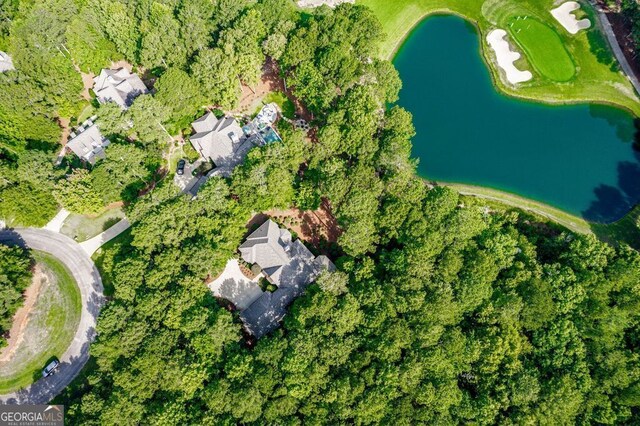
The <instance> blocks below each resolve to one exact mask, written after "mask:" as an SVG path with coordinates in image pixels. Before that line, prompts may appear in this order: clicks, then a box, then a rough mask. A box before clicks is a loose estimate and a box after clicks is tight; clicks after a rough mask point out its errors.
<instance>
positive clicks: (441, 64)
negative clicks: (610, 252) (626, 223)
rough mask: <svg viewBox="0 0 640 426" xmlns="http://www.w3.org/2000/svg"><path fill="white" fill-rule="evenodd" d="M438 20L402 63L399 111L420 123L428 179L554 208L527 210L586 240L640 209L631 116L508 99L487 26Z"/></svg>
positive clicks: (417, 145) (419, 147) (409, 45)
mask: <svg viewBox="0 0 640 426" xmlns="http://www.w3.org/2000/svg"><path fill="white" fill-rule="evenodd" d="M436 16H438V17H437V18H433V15H431V16H430V18H429V19H426V20H423V21H421V23H420V24H419V25H418V26H417V27H416V29H415V30H414V32H413V33H412V36H411V37H408V38H407V40H406V41H405V43H404V44H403V46H402V48H400V49H399V51H398V55H397V56H396V61H395V65H396V67H397V68H398V70H399V71H400V75H401V78H402V80H403V82H404V89H403V91H402V92H401V94H400V102H399V105H400V106H403V107H404V108H406V109H407V110H409V111H411V112H412V113H413V114H414V117H415V120H414V123H415V125H416V130H417V137H416V138H414V151H413V155H414V157H417V158H421V159H422V161H421V166H420V170H419V174H420V175H421V176H422V177H425V178H427V179H431V180H435V181H444V182H456V183H466V184H467V185H469V186H474V187H487V188H495V189H497V190H499V191H506V192H508V193H511V194H517V195H518V196H519V197H521V198H522V199H526V200H531V203H535V202H537V203H540V204H541V205H546V206H549V207H551V206H553V209H554V212H550V210H549V209H540V208H538V207H536V208H535V209H532V208H531V205H530V204H531V203H526V202H525V203H524V204H525V205H529V208H527V209H526V210H533V211H537V212H538V213H544V214H541V215H542V216H545V217H548V218H549V219H551V220H554V221H556V222H560V223H563V224H565V226H567V227H568V228H570V229H576V228H579V229H581V232H583V233H588V232H589V228H590V225H591V224H594V225H603V226H606V225H607V224H611V223H615V222H617V221H619V220H620V219H622V218H623V217H624V216H626V215H627V213H628V212H630V211H631V210H633V207H634V206H635V205H636V204H637V203H638V201H639V200H640V190H638V188H636V186H637V185H632V182H634V181H636V179H635V178H633V176H636V177H638V179H637V181H640V163H639V162H638V159H639V158H640V157H639V156H638V154H634V153H633V152H632V151H631V149H630V147H629V144H628V143H627V142H630V141H631V140H632V139H633V134H634V131H633V116H632V115H630V114H628V113H627V112H624V111H623V109H620V108H611V107H610V106H607V107H601V106H598V105H600V104H596V103H585V104H584V105H574V103H573V102H572V103H566V104H565V106H562V107H559V106H557V105H554V106H548V103H544V102H535V101H532V100H531V99H528V98H524V99H522V100H521V98H520V97H513V96H504V94H503V93H502V92H501V91H499V90H497V87H498V86H497V84H496V81H497V80H496V75H495V73H494V72H493V71H494V70H493V68H492V67H487V57H486V56H485V55H484V53H485V52H486V50H483V47H484V43H483V39H482V38H480V40H478V38H479V37H480V34H481V32H480V31H479V28H478V26H477V25H474V24H473V23H471V22H469V20H468V19H465V18H464V17H461V16H460V15H458V14H455V17H452V16H445V17H441V16H443V15H436ZM431 18H433V19H434V20H433V21H432V20H431ZM427 22H428V24H426V25H425V23H427ZM429 24H433V26H431V25H429ZM477 37H478V38H477ZM478 54H479V56H476V55H478ZM436 65H437V66H436ZM498 77H499V76H498ZM434 82H435V83H434ZM513 98H515V100H514V99H513ZM425 100H426V102H425ZM523 100H524V102H522V101H523ZM603 120H606V121H603ZM603 191H604V192H603ZM475 192H477V191H475ZM616 195H618V199H616V198H615V196H616ZM612 196H614V197H613V198H612ZM514 197H515V195H514ZM503 198H504V197H501V199H503ZM522 205H523V203H522V202H519V203H517V206H518V207H521V206H522ZM560 212H565V213H566V214H567V215H564V214H562V213H560ZM569 216H570V217H571V218H569ZM578 218H580V219H583V220H584V222H580V221H579V219H578Z"/></svg>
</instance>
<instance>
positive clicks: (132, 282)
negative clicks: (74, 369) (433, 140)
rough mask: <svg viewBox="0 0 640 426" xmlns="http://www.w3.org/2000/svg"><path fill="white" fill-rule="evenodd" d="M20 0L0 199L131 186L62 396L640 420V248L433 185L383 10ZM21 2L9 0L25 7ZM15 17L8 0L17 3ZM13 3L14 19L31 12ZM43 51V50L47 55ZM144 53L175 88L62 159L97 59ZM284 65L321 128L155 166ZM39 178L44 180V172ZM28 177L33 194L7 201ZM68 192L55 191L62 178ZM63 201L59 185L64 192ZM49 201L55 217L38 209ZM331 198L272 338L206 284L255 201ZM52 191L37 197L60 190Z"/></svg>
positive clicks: (115, 406)
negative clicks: (309, 261) (389, 54)
mask: <svg viewBox="0 0 640 426" xmlns="http://www.w3.org/2000/svg"><path fill="white" fill-rule="evenodd" d="M0 1H2V3H0V4H2V5H3V7H1V8H0V9H1V10H2V14H3V15H2V16H3V19H2V26H0V37H1V38H0V46H3V47H6V49H7V51H8V52H9V53H10V54H12V55H13V56H14V59H15V64H16V68H17V70H16V71H14V72H9V73H6V74H5V75H0V79H2V84H3V87H7V90H6V91H0V114H2V119H0V150H1V154H0V159H2V164H1V165H0V172H1V173H0V177H2V179H0V198H2V199H3V202H2V207H0V213H3V214H5V215H6V214H7V213H6V212H7V211H10V212H11V214H13V215H14V217H16V218H18V219H16V220H17V221H18V222H22V223H24V222H29V221H30V223H33V224H37V223H41V222H42V221H46V219H47V217H48V216H50V215H51V212H54V213H55V210H56V205H57V203H60V204H62V205H65V206H67V207H69V208H71V209H72V210H75V211H78V212H84V213H92V212H96V211H98V210H99V209H100V208H101V207H102V206H104V205H105V204H107V203H110V202H113V201H114V200H118V199H120V200H125V201H127V205H126V211H127V216H128V218H129V219H130V221H131V222H132V223H133V226H132V230H131V232H130V234H127V236H126V237H125V238H121V239H120V240H119V241H118V242H117V243H116V244H114V245H113V246H112V247H110V248H108V249H106V250H105V251H104V253H102V254H101V262H100V265H101V268H102V273H103V278H104V280H105V282H106V283H108V285H109V286H111V287H112V290H113V295H112V296H111V298H110V300H109V303H108V304H107V305H106V307H105V308H104V310H103V312H102V313H101V316H100V318H99V321H98V338H97V341H96V342H95V343H94V344H93V346H92V348H91V354H92V357H93V361H92V362H91V363H90V365H89V367H87V368H86V369H85V371H84V374H83V375H82V376H81V377H79V378H78V379H77V380H76V382H74V384H73V385H72V386H71V387H70V388H68V389H67V390H66V392H65V393H64V394H63V395H61V396H60V397H59V398H58V400H59V402H61V403H64V404H66V405H67V413H68V418H69V421H70V422H71V423H72V424H83V425H91V424H118V425H122V424H234V423H242V424H299V423H312V424H339V423H357V424H374V423H387V424H416V423H427V424H457V423H468V422H473V423H479V424H496V423H502V424H522V423H531V424H534V423H542V424H566V423H606V424H612V423H632V422H633V421H634V419H637V418H638V416H639V415H640V412H639V408H638V407H639V405H640V360H639V356H640V355H639V353H640V352H639V349H640V347H639V346H640V333H639V330H638V320H639V313H640V283H639V280H638V277H640V256H639V255H638V253H637V252H636V251H633V250H631V249H630V248H628V247H624V246H623V247H618V248H612V247H610V246H608V245H605V244H603V243H601V242H598V241H597V240H596V239H595V238H593V237H590V236H579V235H574V234H571V233H569V232H568V231H566V230H563V229H559V228H557V227H554V226H552V225H548V224H541V223H538V221H537V220H536V219H535V218H532V217H528V216H526V215H524V214H523V213H519V212H515V211H504V210H499V211H494V210H491V209H488V208H485V207H484V206H482V205H481V204H480V203H479V202H477V201H474V200H471V199H466V198H465V199H462V198H461V197H460V196H459V195H458V194H457V193H455V192H454V191H452V190H450V189H446V188H441V187H435V188H431V187H429V186H427V185H426V184H425V182H424V181H423V180H422V179H420V178H418V177H417V176H416V173H415V166H416V160H415V159H412V158H411V157H410V153H411V138H412V137H413V135H414V129H413V125H412V117H411V115H410V114H409V113H408V112H407V111H405V110H404V109H402V108H400V107H398V106H394V105H393V103H394V102H395V101H396V100H397V97H398V92H399V89H400V87H401V81H400V79H399V77H398V74H397V72H396V71H395V69H394V67H393V66H392V64H390V63H389V62H386V61H380V60H377V59H375V55H374V52H375V51H376V46H377V43H378V42H379V41H380V40H381V39H382V38H383V37H384V35H383V34H382V30H381V26H380V24H379V22H377V20H376V19H375V17H374V15H373V14H372V13H371V12H370V11H369V10H368V9H366V8H364V7H361V6H353V5H342V6H340V7H337V8H336V9H335V10H332V9H329V8H326V7H322V8H318V9H316V10H305V11H304V12H302V11H299V10H297V9H296V8H295V5H294V3H293V2H292V1H290V0H260V1H250V0H244V1H238V0H217V1H211V0H165V1H160V0H156V1H154V0H140V1H120V0H77V1H72V0H44V1H40V2H35V3H34V2H28V1H25V2H17V1H11V0H10V1H7V0H0ZM5 4H6V5H7V7H4V5H5ZM5 15H6V16H5ZM7 22H9V23H7ZM32 59H33V60H32ZM122 59H124V60H126V61H128V62H129V63H131V64H132V65H134V66H135V67H137V69H138V70H139V71H140V72H141V73H142V72H144V73H148V75H149V77H150V79H151V80H154V84H155V87H154V89H155V93H152V94H148V95H143V96H140V97H138V98H137V99H136V101H135V102H134V104H133V105H132V107H131V108H130V109H129V110H127V111H126V112H123V111H121V110H119V109H118V108H114V107H113V105H109V104H106V105H102V106H100V107H99V108H98V109H97V114H98V122H99V123H101V124H100V125H101V128H103V129H104V131H105V132H106V133H107V134H109V135H110V136H111V137H112V138H113V140H114V142H113V143H112V146H110V147H109V148H108V151H107V154H108V156H107V160H105V161H103V162H100V163H98V164H97V165H96V166H95V167H93V168H85V167H80V166H78V165H77V164H73V163H72V162H70V163H66V162H63V164H62V167H55V166H54V165H53V162H52V157H53V156H54V154H55V143H56V140H57V138H58V137H59V128H58V127H57V125H56V124H55V120H58V119H60V118H68V117H77V114H79V112H78V111H79V109H80V108H82V107H83V106H82V105H83V103H84V102H85V101H83V100H82V98H81V96H80V92H81V90H82V81H81V79H80V74H79V71H82V72H85V73H88V72H93V73H96V72H98V71H99V69H100V68H102V67H105V66H108V65H109V64H110V62H111V61H112V60H122ZM267 59H268V60H270V61H275V63H277V65H278V67H279V70H280V78H282V79H283V80H284V83H285V84H286V86H287V88H288V89H289V91H290V95H292V96H293V97H295V100H296V101H299V102H300V103H301V105H303V106H304V107H306V108H307V109H308V112H309V114H310V115H312V116H313V117H314V122H313V124H314V126H315V127H316V128H317V132H316V134H315V136H316V138H315V139H314V140H313V141H309V139H307V138H305V135H304V133H303V132H301V131H296V130H294V129H292V128H289V127H290V126H287V125H286V123H281V125H280V128H279V130H280V133H281V135H282V138H283V142H282V143H274V144H270V145H267V146H264V147H261V148H255V149H253V150H252V151H251V152H250V154H249V156H248V157H247V159H246V161H245V162H244V163H243V164H242V165H241V166H240V167H239V168H238V169H237V170H236V171H235V172H234V174H233V176H232V177H231V178H230V179H222V178H214V179H211V180H209V182H208V183H207V184H206V185H205V186H203V187H202V189H201V190H200V192H199V193H198V197H197V198H196V199H194V200H191V199H190V198H189V197H186V196H183V195H181V194H180V193H179V190H178V189H177V188H176V187H174V186H173V184H172V182H170V179H164V180H160V181H159V182H158V183H157V185H156V186H155V187H154V189H153V190H152V191H148V192H147V193H145V194H144V195H139V194H140V192H139V190H140V189H141V188H142V187H144V186H145V185H147V184H148V183H149V181H150V180H151V179H154V171H155V170H156V169H157V168H158V166H159V162H160V152H161V151H162V149H163V148H164V144H166V143H167V131H168V132H169V133H171V134H174V133H187V132H188V127H189V123H190V121H191V120H192V119H193V118H194V117H195V116H197V115H198V113H200V112H201V111H202V107H203V105H209V106H215V107H217V108H220V109H222V110H229V109H232V108H234V107H235V106H236V105H237V103H238V97H239V93H240V87H241V86H240V84H241V83H242V84H246V85H248V86H251V85H255V84H257V83H258V81H259V80H260V76H261V72H262V71H261V70H262V66H263V64H264V62H265V60H267ZM32 190H33V191H32ZM11 194H21V196H20V197H18V198H17V199H16V200H15V201H12V202H6V200H8V199H11V200H13V198H10V197H9V196H10V195H11ZM53 194H56V195H55V198H54V196H53ZM56 200H57V201H56ZM27 203H32V204H33V205H34V208H33V210H31V213H30V214H31V217H20V214H23V215H24V214H25V213H24V211H25V205H27ZM321 203H327V204H328V205H329V206H330V208H331V211H332V212H333V214H334V215H335V217H336V219H337V222H338V224H339V226H340V228H341V230H342V233H341V235H340V238H339V240H338V243H337V245H338V248H339V253H340V255H339V257H337V258H334V259H333V260H334V261H335V263H336V265H337V267H338V271H337V272H334V273H331V274H325V275H322V276H321V277H320V278H319V279H318V282H317V283H316V284H314V285H312V286H311V287H310V290H309V291H308V292H307V293H306V294H305V295H304V296H303V297H301V298H299V299H298V300H297V301H296V302H295V303H294V304H293V305H292V307H291V308H290V313H289V314H288V315H287V316H286V317H285V320H284V323H283V325H282V327H281V328H280V329H279V330H277V331H276V332H274V333H272V334H271V335H269V336H266V337H264V338H262V339H260V340H259V341H257V342H255V341H254V340H252V339H248V338H247V336H245V335H244V334H243V332H242V327H241V322H240V321H239V319H238V317H237V314H236V313H234V312H231V311H229V310H228V309H226V308H224V307H223V306H222V304H221V303H219V301H217V300H216V299H214V297H213V296H212V294H211V293H210V291H209V289H208V288H207V287H206V286H205V285H204V284H203V282H204V280H205V279H206V278H207V277H213V276H216V275H217V274H218V273H220V272H221V270H222V269H223V267H224V265H225V263H226V261H227V260H228V259H229V258H230V257H232V256H233V255H234V253H235V252H236V250H237V247H238V245H239V244H240V243H241V242H242V239H243V235H244V234H245V232H246V228H245V226H246V224H247V221H248V220H249V219H250V218H251V216H252V214H253V213H255V212H260V211H267V210H269V209H272V208H288V207H291V206H295V207H298V208H301V209H303V210H312V209H316V208H317V207H318V206H319V205H320V204H321ZM36 207H37V208H36Z"/></svg>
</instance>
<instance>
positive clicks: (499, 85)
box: [386, 8, 640, 119]
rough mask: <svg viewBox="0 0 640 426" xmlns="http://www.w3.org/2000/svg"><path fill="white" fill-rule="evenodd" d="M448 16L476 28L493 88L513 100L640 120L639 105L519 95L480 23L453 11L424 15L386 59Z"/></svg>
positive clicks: (443, 9) (390, 59) (393, 57)
mask: <svg viewBox="0 0 640 426" xmlns="http://www.w3.org/2000/svg"><path fill="white" fill-rule="evenodd" d="M446 16H457V17H458V18H460V19H462V20H464V21H465V22H466V23H467V24H469V25H471V26H472V27H474V28H475V30H476V32H477V34H478V37H479V39H480V46H479V47H478V52H479V54H480V57H481V58H482V60H483V62H484V64H485V66H486V67H487V68H488V70H489V73H490V74H491V79H492V81H493V86H494V87H495V88H496V90H497V91H498V92H500V93H501V94H503V95H505V96H507V97H510V98H513V99H517V100H520V101H525V102H531V103H542V104H546V105H550V106H562V105H569V106H570V105H583V104H593V105H602V106H610V107H614V108H619V109H622V110H624V111H626V112H628V113H629V114H631V115H632V116H634V117H635V118H636V119H640V104H639V105H638V108H637V109H636V110H633V109H632V108H630V107H629V106H627V105H622V104H620V103H617V102H614V101H609V100H603V99H591V98H588V97H584V98H580V97H577V96H576V95H575V94H574V95H573V98H572V99H562V100H558V99H553V98H550V97H544V96H540V97H532V96H530V95H526V94H522V93H518V88H517V87H516V86H510V85H508V84H506V83H505V82H503V81H502V78H501V77H500V71H499V70H498V69H497V65H496V64H495V61H493V60H492V59H491V58H489V51H490V50H491V49H490V48H489V47H488V46H487V43H486V34H485V32H484V31H483V30H482V28H481V27H480V24H479V23H478V21H477V20H476V19H474V18H471V17H470V16H467V15H464V14H462V13H459V12H456V11H453V10H452V9H447V8H438V9H434V10H430V11H428V12H426V13H425V14H423V15H422V16H421V17H420V18H419V19H418V21H417V22H416V23H415V24H414V25H412V26H411V27H409V29H408V30H406V31H405V32H404V34H403V35H402V38H401V39H400V40H399V42H398V43H397V44H396V45H395V47H394V50H393V51H392V52H391V53H390V54H389V56H388V57H387V58H386V59H387V60H389V61H391V62H394V61H395V60H396V58H397V56H398V54H399V53H400V51H401V50H402V49H403V47H404V46H405V44H406V43H407V41H408V40H409V38H410V37H411V36H412V35H413V33H414V32H416V30H418V29H419V27H420V26H421V25H422V24H424V23H425V21H427V20H428V19H430V18H434V17H446ZM616 60H617V59H616ZM559 84H561V83H559Z"/></svg>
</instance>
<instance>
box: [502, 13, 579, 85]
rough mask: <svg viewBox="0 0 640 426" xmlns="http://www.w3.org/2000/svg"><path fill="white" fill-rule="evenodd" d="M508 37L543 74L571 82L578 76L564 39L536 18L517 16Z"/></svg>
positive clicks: (510, 26) (511, 24) (511, 23)
mask: <svg viewBox="0 0 640 426" xmlns="http://www.w3.org/2000/svg"><path fill="white" fill-rule="evenodd" d="M509 34H511V37H513V39H514V40H515V41H516V42H517V43H518V46H520V48H521V49H522V50H524V51H525V52H526V55H527V58H528V59H529V62H530V63H531V64H532V65H533V66H534V68H535V69H536V70H538V72H539V73H540V74H542V75H544V76H546V77H547V78H549V79H551V80H555V81H568V80H571V79H572V78H573V76H574V75H575V74H576V67H575V65H574V64H573V60H572V59H571V57H570V56H569V53H568V52H567V49H565V47H564V44H563V42H562V39H561V38H560V36H559V35H558V33H557V32H556V31H555V30H554V29H553V28H551V27H549V26H548V25H545V24H543V23H542V22H540V21H538V20H537V19H534V18H529V17H527V16H518V17H515V18H513V19H511V21H510V22H509Z"/></svg>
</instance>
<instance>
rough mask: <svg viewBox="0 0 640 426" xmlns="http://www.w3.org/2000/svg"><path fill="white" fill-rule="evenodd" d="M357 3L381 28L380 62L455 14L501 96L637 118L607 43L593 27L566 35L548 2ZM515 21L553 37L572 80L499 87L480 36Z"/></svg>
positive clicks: (542, 79)
mask: <svg viewBox="0 0 640 426" xmlns="http://www.w3.org/2000/svg"><path fill="white" fill-rule="evenodd" d="M357 3H358V4H363V5H366V6H368V7H369V8H371V9H372V10H373V12H374V13H375V14H376V16H377V17H378V18H379V19H380V21H381V22H382V25H383V29H384V31H385V33H386V34H387V40H386V41H385V42H384V43H382V45H381V50H380V56H381V57H384V58H388V59H391V58H392V57H393V56H394V54H395V52H396V50H397V49H398V48H399V47H400V45H401V44H402V42H403V40H404V39H405V38H406V36H407V35H408V34H409V32H410V31H411V30H412V29H413V27H415V26H416V25H417V24H418V23H419V22H420V21H421V20H422V19H423V18H424V17H425V16H427V15H433V14H455V15H458V16H461V17H462V18H464V19H466V20H468V21H469V22H471V23H473V24H475V25H476V26H477V28H478V29H479V31H480V35H481V39H482V41H481V43H482V46H481V47H482V52H483V55H484V57H485V61H486V62H487V63H488V64H489V69H490V70H491V73H492V75H493V79H494V81H495V82H496V86H497V87H498V88H499V89H500V90H501V91H502V92H504V93H506V94H508V95H511V96H515V97H520V98H526V99H532V100H537V101H541V102H546V103H556V104H557V103H560V104H562V103H585V102H593V103H603V104H612V105H617V106H619V107H622V108H626V109H628V110H629V111H632V112H633V113H635V114H636V115H637V116H639V117H640V99H638V97H637V96H636V94H635V92H634V90H633V87H632V86H631V83H629V81H628V79H627V78H626V77H625V76H624V75H623V74H622V73H621V72H620V71H619V70H618V69H617V68H616V65H615V62H614V60H613V57H612V54H611V52H610V51H609V49H608V48H603V46H606V42H605V41H604V40H603V36H602V34H601V33H600V32H599V30H598V28H597V26H596V25H594V26H593V27H592V28H591V29H590V30H588V31H581V32H580V33H578V34H576V35H570V34H569V33H567V32H566V30H565V29H564V28H562V27H561V26H560V24H559V23H558V22H557V21H556V20H555V19H553V17H552V16H551V14H550V13H549V11H550V10H551V9H552V8H553V7H554V2H553V0H393V1H390V0H357ZM583 9H584V13H585V14H586V15H587V16H589V17H590V18H591V19H592V21H593V19H594V16H595V14H594V11H593V9H592V8H591V7H590V6H588V5H587V4H583ZM514 16H530V17H531V18H535V19H537V20H538V21H540V22H543V23H544V24H546V25H548V26H549V27H550V28H553V29H554V30H555V31H556V33H557V35H558V37H559V38H560V39H561V40H562V43H563V45H564V47H565V49H566V50H567V52H568V53H569V55H570V56H571V58H573V62H574V64H575V67H576V74H575V76H574V77H573V79H571V80H570V81H568V82H564V83H559V82H557V81H554V80H551V79H549V78H547V77H546V76H543V75H538V74H536V75H535V77H534V79H533V80H531V81H530V82H527V83H526V84H522V85H519V86H518V87H513V86H510V85H507V84H504V83H503V82H502V79H501V76H500V72H499V71H498V69H497V68H496V66H495V63H494V58H493V57H492V56H491V53H490V49H489V48H488V46H487V43H486V41H485V36H486V34H488V32H489V31H491V30H492V29H495V28H502V29H505V30H508V24H509V22H510V19H512V18H513V17H514ZM511 41H513V40H511ZM518 67H519V68H521V69H527V68H529V69H530V70H531V69H533V67H532V65H531V62H530V60H529V59H528V58H525V59H521V60H520V61H519V62H518Z"/></svg>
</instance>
